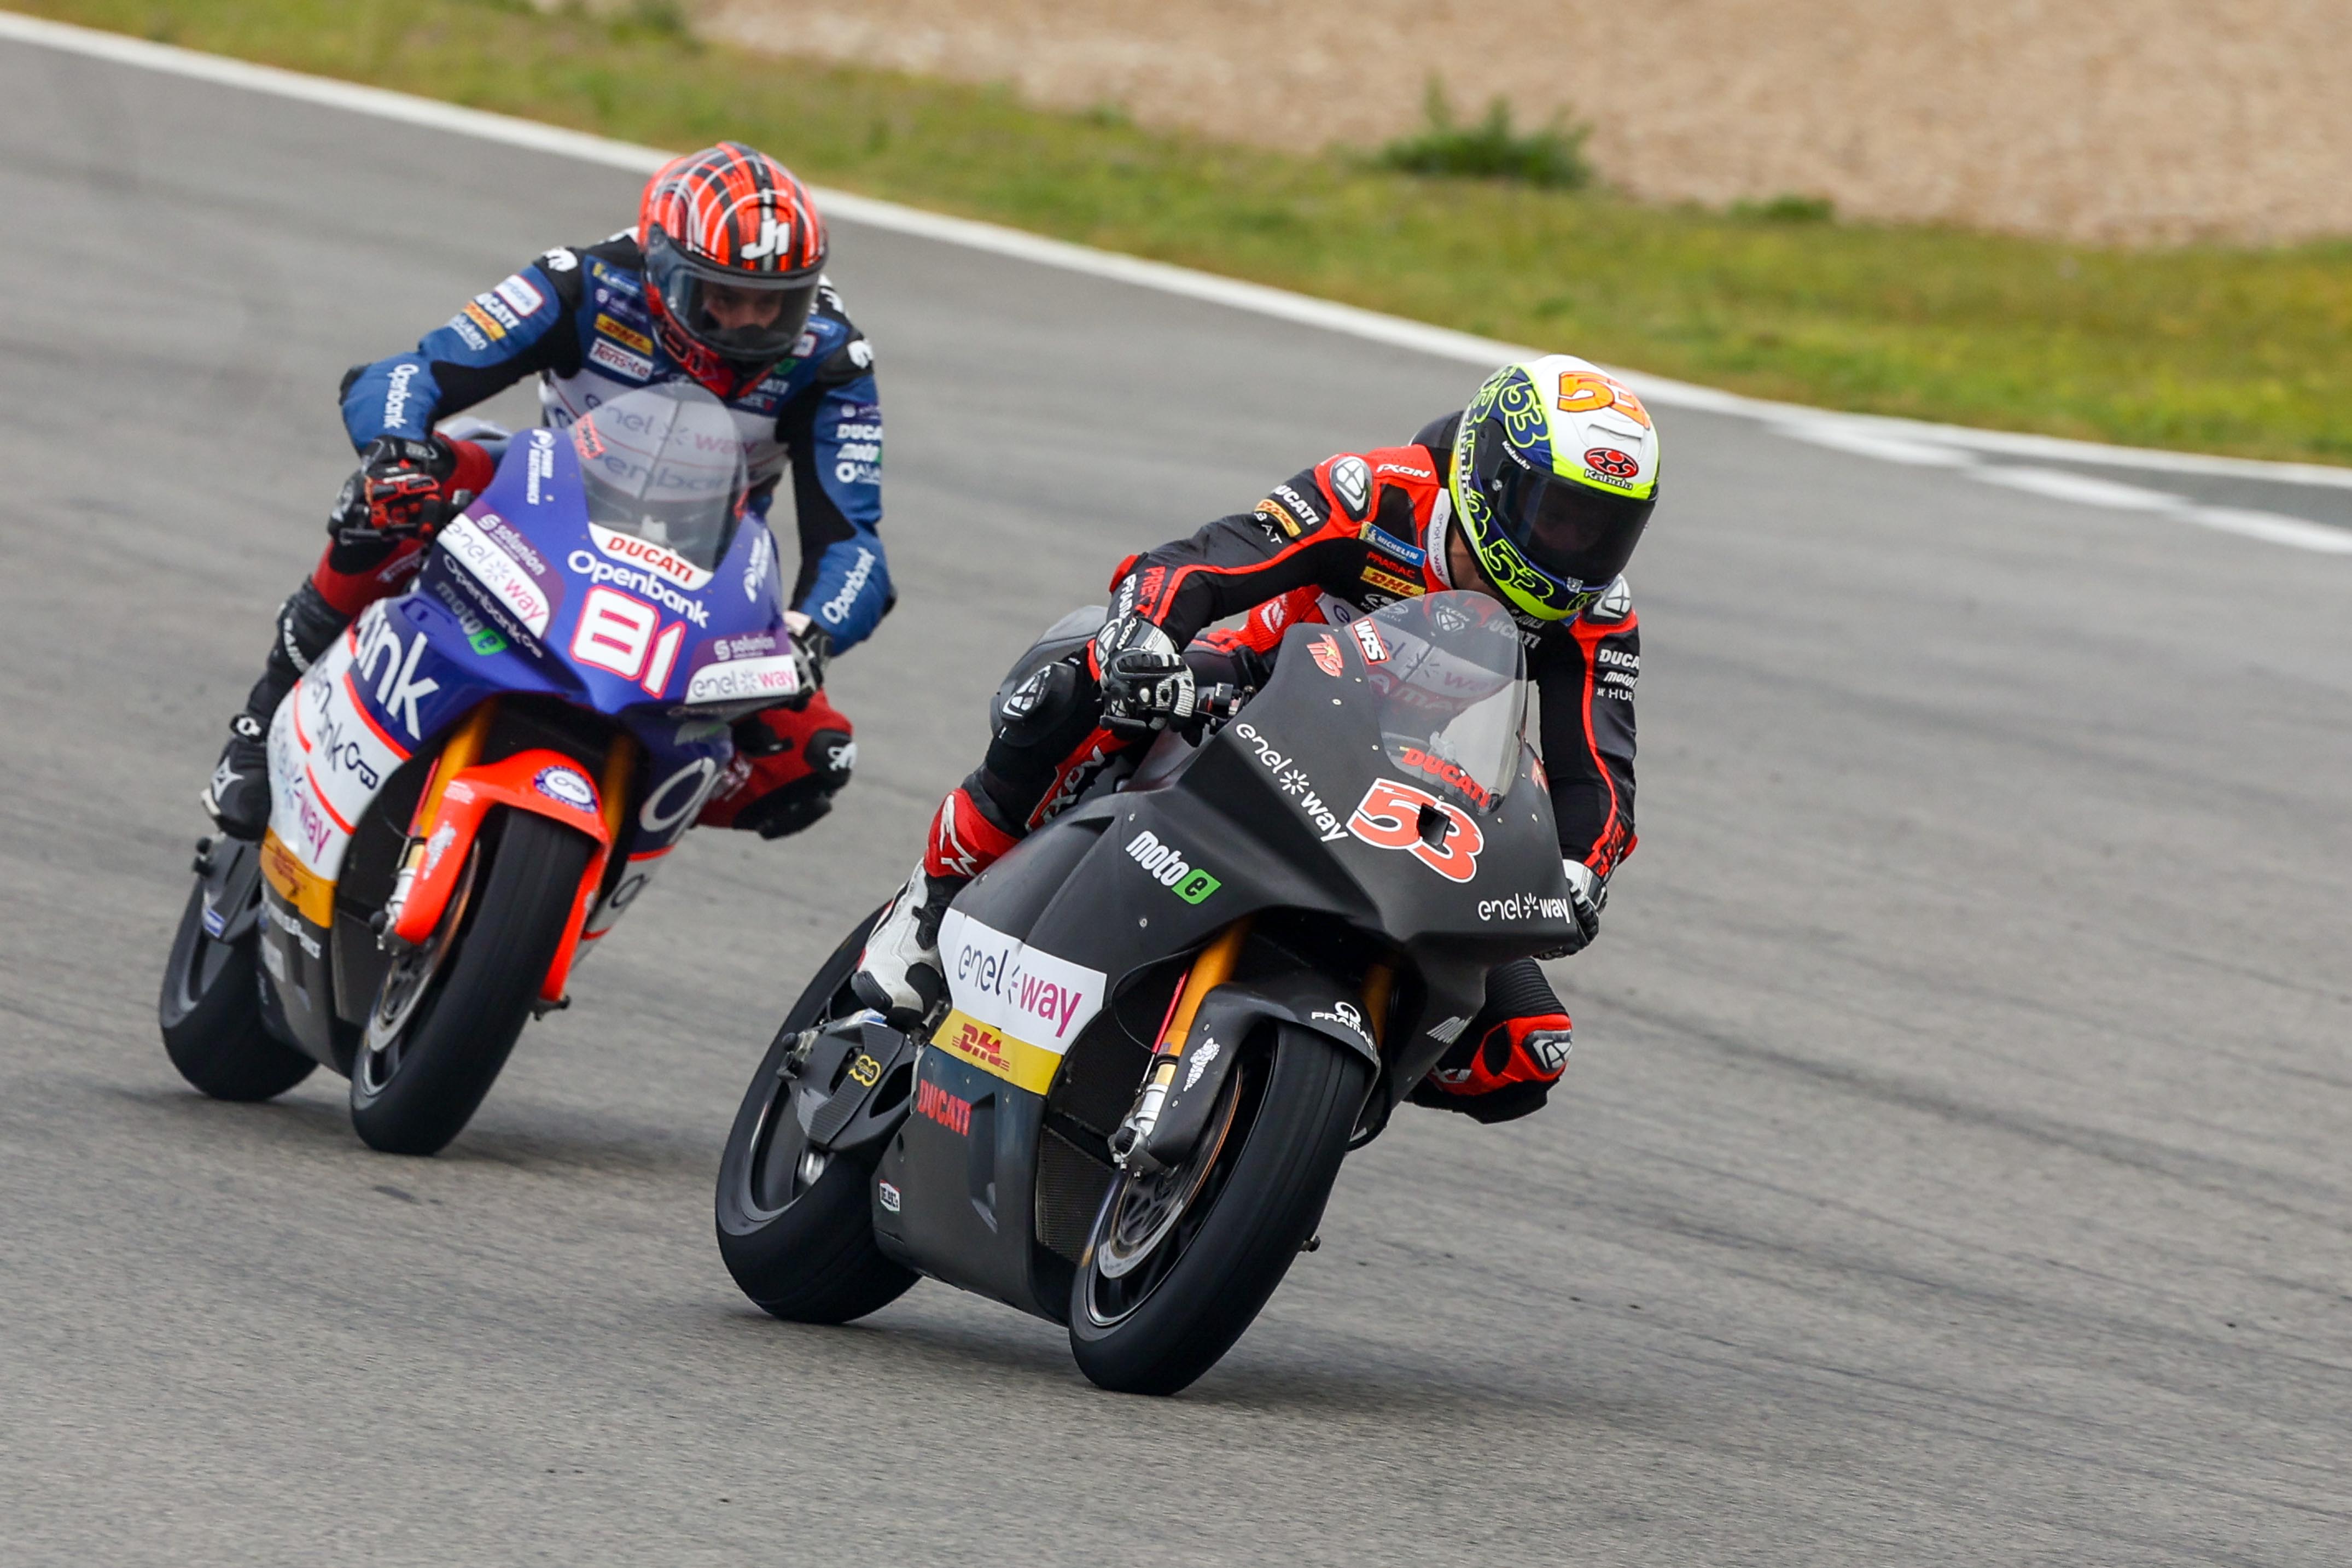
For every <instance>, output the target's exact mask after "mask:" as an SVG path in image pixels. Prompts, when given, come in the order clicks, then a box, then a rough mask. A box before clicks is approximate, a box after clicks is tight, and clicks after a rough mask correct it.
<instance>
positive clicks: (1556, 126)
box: [1373, 77, 1592, 191]
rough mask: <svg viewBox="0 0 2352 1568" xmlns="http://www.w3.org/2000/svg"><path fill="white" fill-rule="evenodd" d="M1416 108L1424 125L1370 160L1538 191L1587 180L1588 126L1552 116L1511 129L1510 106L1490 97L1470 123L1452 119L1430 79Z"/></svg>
mask: <svg viewBox="0 0 2352 1568" xmlns="http://www.w3.org/2000/svg"><path fill="white" fill-rule="evenodd" d="M1422 112H1423V115H1424V116H1425V117H1426V118H1427V120H1428V121H1429V123H1428V125H1427V126H1426V127H1425V128H1424V129H1423V131H1422V132H1421V134H1420V135H1418V136H1408V137H1405V138H1403V139H1402V140H1401V141H1391V142H1390V143H1389V144H1388V145H1387V146H1386V147H1383V148H1381V151H1380V155H1379V156H1378V157H1377V158H1375V159H1374V160H1373V162H1375V163H1376V164H1378V165H1379V166H1380V167H1381V168H1384V169H1397V170H1401V171H1402V172H1405V173H1408V174H1444V175H1451V176H1453V177H1454V178H1456V179H1473V180H1516V181H1517V182H1518V183H1521V184H1523V185H1534V186H1537V187H1538V188H1541V189H1544V190H1553V191H1573V190H1578V189H1580V188H1582V187H1583V186H1586V185H1589V184H1591V183H1592V165H1591V164H1590V163H1587V162H1585V161H1584V139H1585V137H1586V136H1588V135H1590V134H1591V127H1590V126H1584V125H1573V126H1571V125H1563V124H1561V123H1560V122H1559V121H1558V120H1554V121H1553V122H1552V123H1551V124H1549V125H1547V126H1545V127H1543V128H1542V129H1540V130H1538V131H1527V132H1524V133H1522V132H1520V131H1514V130H1512V129H1511V106H1510V104H1509V103H1507V102H1506V101H1505V100H1504V99H1499V98H1498V99H1495V100H1494V101H1493V102H1492V103H1490V104H1488V105H1487V106H1486V119H1484V120H1479V121H1478V122H1477V123H1475V125H1459V124H1456V123H1455V122H1454V106H1453V105H1452V104H1451V103H1449V102H1447V101H1446V98H1445V88H1444V84H1443V83H1441V82H1440V81H1438V79H1437V78H1434V77H1432V78H1430V80H1429V92H1428V96H1427V97H1426V99H1424V100H1423V106H1422Z"/></svg>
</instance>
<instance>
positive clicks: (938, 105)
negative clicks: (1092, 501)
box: [10, 0, 2352, 463]
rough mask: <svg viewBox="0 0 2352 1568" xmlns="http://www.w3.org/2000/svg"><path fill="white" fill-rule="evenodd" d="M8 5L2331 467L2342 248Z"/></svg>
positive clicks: (1800, 379)
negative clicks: (1399, 154) (1959, 214)
mask: <svg viewBox="0 0 2352 1568" xmlns="http://www.w3.org/2000/svg"><path fill="white" fill-rule="evenodd" d="M10 4H12V5H16V6H17V7H18V8H19V9H23V10H29V11H35V12H38V13H41V14H44V15H47V16H54V17H58V18H60V19H62V20H66V21H73V22H81V23H85V24H88V25H89V26H100V27H108V28H112V29H114V30H117V31H120V32H125V33H131V34H137V35H141V36H143V37H155V38H163V39H167V40H169V41H172V42H174V43H180V44H184V45H188V46H190V47H195V48H202V49H210V50H215V51H218V52H220V53H223V54H229V55H237V56H242V57H247V58H250V59H257V60H265V61H268V62H270V63H272V64H276V65H282V66H287V67H290V68H294V69H298V70H305V71H312V72H317V73H320V74H322V75H327V76H336V77H343V78H351V79H353V80H359V81H367V82H373V83H377V84H379V85H382V86H385V87H391V88H398V89H405V90H407V91H411V92H417V93H424V94H429V95H432V96H435V97H439V98H445V99H453V100H455V101H457V102H459V103H466V104H472V105H476V106H478V107H481V108H485V109H494V110H503V111H505V112H508V113H511V114H520V115H526V116H530V117H531V118H533V119H538V120H549V121H551V122H553V123H556V124H561V125H570V126H575V127H578V128H581V129H583V130H589V131H599V132H603V133H604V134H606V135H611V136H618V137H623V138H626V139H629V140H633V141H645V142H649V143H652V144H654V145H656V146H666V147H673V148H679V149H684V148H687V147H690V146H695V145H698V144H701V143H704V142H708V141H713V140H715V139H717V138H719V137H720V136H731V137H736V138H739V139H740V140H743V141H749V142H751V143H753V144H755V145H757V146H760V147H761V148H764V149H766V150H768V151H770V152H773V153H775V154H776V155H777V156H779V157H781V158H782V159H784V160H785V161H786V162H789V163H791V164H793V166H794V167H795V168H796V169H798V170H799V171H800V172H802V173H803V174H804V175H806V176H808V177H809V178H811V179H814V180H816V181H819V182H822V183H828V184H835V185H838V186H841V187H843V188H845V189H850V190H856V191H861V192H866V193H871V194H874V195H877V196H887V197H892V198H895V199H898V200H900V201H905V202H910V203H914V204H919V205H921V206H925V207H929V208H933V209H936V210H939V211H943V212H951V213H958V214H965V215H969V216H973V217H982V218H990V219H994V220H996V221H998V222H1002V223H1006V224H1011V225H1016V226H1019V227H1021V228H1024V229H1030V230H1033V231H1035V232H1038V233H1042V234H1049V235H1058V236H1060V237H1063V238H1066V239H1072V240H1077V241H1081V242H1084V243H1087V244H1091V245H1097V246H1106V247H1108V248H1110V249H1114V250H1121V251H1128V252H1131V253H1133V254H1136V255H1140V256H1154V257H1158V258H1160V259H1162V260H1166V261H1172V262H1178V263H1181V264H1184V265H1187V266H1192V267H1202V268H1206V269H1208V270H1211V271H1215V272H1221V273H1224V274H1227V275H1230V276H1233V277H1247V278H1253V279H1256V280H1259V281H1262V282H1265V283H1271V284H1276V285H1279V286H1282V287H1289V288H1297V289H1302V290H1305V291H1307V292H1308V293H1312V294H1318V295H1323V296H1327V297H1328V298H1336V299H1344V300H1347V301H1349V302H1350V303H1353V304H1357V305H1363V306H1368V307H1370V308H1373V309H1378V310H1387V311H1393V312H1395V313H1396V314H1398V315H1402V316H1409V317H1412V318H1415V319H1421V320H1424V321H1434V322H1441V323H1444V324H1445V325H1448V326H1453V327H1458V328H1462V329H1465V330H1468V331H1473V332H1479V333H1485V334H1488V335H1491V336H1494V337H1497V338H1503V339H1506V340H1512V341H1517V342H1527V343H1534V344H1539V345H1542V346H1544V347H1547V348H1551V349H1560V350H1572V351H1574V352H1577V353H1581V354H1586V355H1589V356H1591V357H1592V358H1595V359H1600V360H1604V361H1612V362H1614V363H1618V364H1623V365H1628V366H1633V367H1636V368H1638V369H1641V370H1645V371H1653V372H1654V373H1657V374H1660V375H1667V376H1675V377H1680V378H1684V379H1686V380H1691V381H1696V382H1706V383H1708V384H1711V385H1716V386H1724V387H1731V388H1735V389H1738V390H1739V391H1742V392H1753V393H1756V394H1759V395H1762V396H1767V397H1777V398H1787V399H1790V400H1793V401H1796V402H1808V403H1815V404H1820V405H1822V406H1826V407H1832V408H1845V409H1857V410H1866V411H1869V412H1873V413H1896V414H1909V415H1915V416H1918V417H1922V418H1928V419H1940V420H1951V421H1955V422H1958V423H1970V424H1980V425H1990V426H1997V427H2000V428H2006V429H2017V430H2033V431H2044V432H2049V433H2053V434H2061V435H2074V436H2084V437H2090V438H2093V439H2098V440H2107V441H2116V442H2123V443H2127V444H2140V445H2150V446H2168V447H2185V448H2191V449H2196V450H2202V451H2209V452H2227V453H2237V454H2242V455H2251V456H2263V457H2286V458H2304V459H2318V460H2322V461H2332V462H2339V463H2342V462H2352V245H2347V244H2342V243H2337V244H2328V245H2314V246H2297V247H2293V248H2282V249H2273V250H2242V249H2231V248H2225V247H2220V246H2193V247H2187V248H2180V249H2168V250H2146V251H2131V250H2116V249H2101V248H2094V247H2085V246H2064V245H2058V244H2052V243H2045V242H2040V241H2032V240H2023V239H2013V238H2005V237H2001V236H1998V235H1980V234H1971V233H1964V232H1958V231H1952V230H1944V229H1935V228H1927V227H1905V226H1895V225H1869V224H1860V223H1853V222H1843V221H1833V220H1832V214H1830V213H1829V211H1828V210H1827V208H1826V206H1825V205H1821V204H1814V203H1811V202H1809V201H1808V200H1807V199H1806V198H1804V197H1801V196H1800V197H1793V198H1782V199H1780V200H1778V201H1772V202H1766V203H1762V204H1759V205H1757V206H1755V207H1752V208H1744V209H1742V210H1740V211H1737V212H1732V213H1711V212H1706V211H1702V210H1699V209H1697V208H1695V207H1656V206H1645V205H1643V204H1636V203H1633V202H1629V201H1626V200H1623V199H1622V198H1620V197H1617V196H1614V195H1612V194H1610V193H1607V192H1604V191H1597V190H1592V189H1589V188H1588V189H1581V190H1580V189H1559V188H1557V187H1556V186H1546V185H1543V184H1540V183H1530V182H1529V181H1528V179H1527V178H1526V177H1525V176H1524V174H1523V173H1515V172H1514V171H1513V169H1511V168H1509V167H1504V168H1497V167H1496V166H1494V164H1493V162H1491V161H1490V162H1488V163H1487V164H1486V165H1485V166H1483V167H1482V166H1478V165H1477V164H1476V163H1475V160H1474V161H1473V162H1472V163H1471V164H1470V165H1468V166H1466V167H1465V165H1462V164H1459V163H1457V164H1454V165H1452V167H1456V168H1464V169H1465V172H1471V173H1474V174H1479V175H1483V176H1486V177H1477V178H1461V177H1456V176H1455V175H1452V174H1444V173H1439V174H1415V173H1411V172H1403V171H1401V170H1397V169H1391V168H1384V167H1381V166H1380V164H1379V162H1378V161H1377V159H1376V158H1372V157H1366V156H1363V155H1360V154H1348V153H1343V152H1335V153H1332V154H1329V155H1327V156H1321V157H1293V156H1286V155H1282V154H1278V153H1271V152H1259V151H1255V150H1252V149H1247V148H1240V147H1234V146H1228V145H1223V144H1219V143H1214V142H1210V141H1202V140H1199V139H1195V138H1191V137H1185V136H1175V135H1167V134H1161V133H1157V132H1151V131H1143V130H1139V129H1138V128H1137V127H1135V126H1134V125H1132V124H1131V123H1129V121H1128V120H1127V119H1126V118H1125V117H1124V116H1123V115H1121V114H1118V112H1116V111H1115V110H1109V111H1099V110H1098V111H1096V112H1093V113H1087V114H1052V113H1045V112H1042V111H1038V110H1031V109H1027V108H1024V107H1023V106H1022V105H1021V104H1019V103H1018V102H1017V101H1015V100H1014V99H1013V97H1012V95H1011V94H1010V93H1008V92H1006V91H1004V90H1002V89H982V88H970V87H962V86H957V85H952V84H946V83H940V82H933V81H927V80H919V79H910V78H904V77H898V76H892V75H888V74H886V73H881V72H874V71H863V70H849V69H836V68H826V67H822V66H815V65H810V64H806V63H803V62H798V61H779V60H774V59H770V58H765V57H756V56H751V55H746V54H743V53H740V52H737V51H734V50H731V49H728V48H725V47H719V46H715V45H712V46H705V45H703V44H700V43H698V42H697V41H696V40H695V39H694V38H693V37H691V36H690V35H688V33H687V32H686V31H685V29H684V28H683V27H682V26H680V25H679V16H680V13H679V11H678V8H677V5H675V4H670V3H667V0H648V3H646V4H642V5H636V6H634V7H632V8H629V9H627V10H626V11H625V12H624V13H623V14H621V15H619V16H614V17H610V18H607V19H604V20H599V19H596V18H594V17H592V16H588V15H586V14H584V13H583V12H582V11H580V10H579V9H578V8H576V7H574V8H571V9H567V10H564V11H560V12H558V13H557V14H555V15H553V16H548V15H542V14H541V13H539V12H537V11H535V10H533V9H532V8H530V6H529V5H527V4H525V3H524V0H10ZM1639 107H1640V106H1639V105H1638V104H1633V105H1629V106H1627V111H1628V112H1633V113H1638V112H1639ZM1449 127H1450V129H1451V130H1452V131H1454V132H1455V133H1457V136H1458V135H1460V134H1462V133H1466V134H1468V135H1469V136H1470V137H1471V138H1472V139H1473V140H1475V139H1476V138H1477V137H1479V136H1482V135H1484V134H1485V122H1482V123H1481V124H1479V125H1474V126H1470V127H1466V128H1465V127H1459V126H1451V122H1450V119H1449ZM1495 130H1496V132H1497V133H1498V134H1497V136H1496V137H1491V138H1488V140H1489V141H1497V142H1499V143H1500V144H1501V145H1502V146H1503V147H1504V149H1505V150H1506V151H1508V149H1509V148H1510V147H1511V146H1514V145H1517V144H1521V143H1524V142H1526V141H1528V136H1527V135H1525V134H1521V133H1517V132H1514V131H1511V129H1510V127H1509V124H1508V121H1507V119H1506V120H1501V121H1499V122H1496V123H1495ZM1533 134H1534V135H1536V136H1538V137H1540V136H1541V135H1542V134H1543V133H1542V132H1537V133H1533ZM1562 134H1565V133H1562ZM1561 145H1563V146H1564V147H1565V148H1566V150H1567V152H1570V153H1571V154H1573V153H1574V152H1576V148H1575V146H1574V143H1573V142H1572V141H1564V142H1563V143H1561ZM1489 151H1490V152H1491V151H1492V149H1491V148H1490V149H1489ZM1505 162H1506V163H1507V162H1508V160H1507V159H1506V160H1505ZM565 237H567V236H564V235H549V236H548V238H549V241H550V243H554V242H555V241H558V240H562V239H563V238H565ZM845 282H846V283H847V284H848V286H849V287H850V288H851V289H852V291H853V297H854V290H855V288H856V279H854V278H851V279H846V280H845Z"/></svg>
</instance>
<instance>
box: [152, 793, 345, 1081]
mask: <svg viewBox="0 0 2352 1568" xmlns="http://www.w3.org/2000/svg"><path fill="white" fill-rule="evenodd" d="M258 852H259V851H258V849H257V847H256V846H254V845H252V844H249V843H244V842H241V841H237V840H234V839H225V840H223V841H221V843H220V845H219V846H218V847H216V848H215V850H214V851H213V853H215V854H256V853H258ZM254 896H255V897H256V898H258V897H259V896H260V883H259V882H258V880H257V881H256V882H255V884H254ZM250 908H251V905H250V904H247V908H246V909H245V910H238V911H232V912H231V922H232V923H234V921H235V919H236V917H237V916H238V915H244V914H246V913H247V912H248V911H249V910H250ZM204 918H205V878H204V877H202V876H199V877H197V878H196V884H195V886H194V887H193V888H191V889H190V890H189V892H188V906H187V908H186V909H185V910H184V912H183V913H182V914H181V915H180V929H179V931H178V932H177V933H176V934H175V935H174V936H173V938H172V955H171V956H170V958H168V959H167V960H166V961H165V963H164V966H163V995H162V996H161V997H160V998H158V999H157V1001H156V1005H155V1021H156V1022H157V1024H158V1025H159V1026H161V1028H162V1030H163V1053H164V1054H165V1055H166V1056H169V1057H170V1058H171V1059H172V1065H173V1067H176V1068H178V1069H179V1070H180V1076H181V1077H183V1078H184V1079H186V1080H187V1081H188V1082H189V1083H191V1084H192V1085H194V1087H196V1088H198V1089H200V1090H202V1091H204V1092H205V1093H206V1094H209V1095H211V1096H212V1097H213V1098H214V1099H215V1100H235V1101H255V1100H270V1099H275V1098H276V1097H277V1096H278V1095H280V1094H283V1093H285V1092H286V1091H288V1090H289V1089H291V1088H293V1087H294V1085H296V1084H297V1083H299V1082H302V1080H304V1079H305V1078H308V1077H310V1073H311V1071H312V1070H313V1069H315V1068H316V1067H317V1066H318V1065H319V1064H318V1063H317V1062H315V1061H311V1060H310V1058H309V1057H307V1056H305V1055H303V1054H302V1053H301V1052H300V1051H297V1050H295V1049H294V1048H293V1047H292V1046H290V1045H289V1044H287V1043H286V1042H285V1041H284V1040H279V1039H278V1037H277V1036H275V1035H273V1034H271V1033H270V1032H269V1031H268V1030H267V1029H265V1028H263V1027H262V1022H261V991H260V984H259V981H258V980H257V977H256V975H255V959H256V954H257V951H258V950H259V948H260V946H261V939H260V937H259V936H258V935H257V933H256V932H254V931H251V930H247V932H246V934H245V935H244V936H242V937H240V938H238V939H237V940H236V941H234V942H222V941H219V940H216V939H215V938H214V937H213V936H209V935H207V934H206V933H205V925H204Z"/></svg>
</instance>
